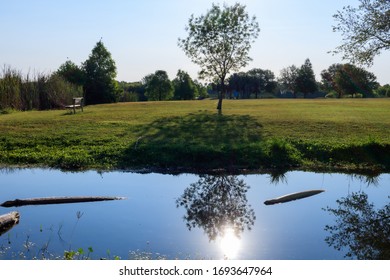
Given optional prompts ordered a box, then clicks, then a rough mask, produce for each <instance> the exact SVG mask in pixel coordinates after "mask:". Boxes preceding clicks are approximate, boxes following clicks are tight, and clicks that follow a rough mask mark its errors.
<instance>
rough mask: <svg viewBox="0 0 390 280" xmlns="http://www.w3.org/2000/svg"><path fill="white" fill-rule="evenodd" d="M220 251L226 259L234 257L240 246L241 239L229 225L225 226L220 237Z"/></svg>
mask: <svg viewBox="0 0 390 280" xmlns="http://www.w3.org/2000/svg"><path fill="white" fill-rule="evenodd" d="M220 247H221V251H222V253H223V254H224V257H225V258H227V259H235V258H236V257H237V256H238V252H239V251H240V248H241V240H240V238H239V237H238V236H237V235H236V233H235V232H234V229H233V228H231V227H226V228H225V230H224V234H223V236H222V237H221V239H220Z"/></svg>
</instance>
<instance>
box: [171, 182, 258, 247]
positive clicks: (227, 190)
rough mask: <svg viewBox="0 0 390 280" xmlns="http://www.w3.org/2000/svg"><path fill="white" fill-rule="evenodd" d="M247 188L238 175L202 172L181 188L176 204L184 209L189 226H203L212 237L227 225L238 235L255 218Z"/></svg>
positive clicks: (221, 233)
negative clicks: (180, 194) (182, 192)
mask: <svg viewBox="0 0 390 280" xmlns="http://www.w3.org/2000/svg"><path fill="white" fill-rule="evenodd" d="M248 189H249V186H248V185H246V184H245V182H244V181H243V180H240V179H238V177H237V176H233V175H230V176H225V175H218V176H215V175H214V176H212V175H204V176H201V177H200V178H199V180H198V181H197V182H196V183H193V184H191V185H190V187H188V188H187V189H186V190H185V191H184V194H183V195H182V196H181V197H180V198H178V199H177V200H176V205H177V207H179V206H184V208H185V209H186V214H185V216H184V219H185V220H186V224H187V227H188V229H189V230H191V229H192V228H195V227H200V228H203V229H204V230H205V232H206V234H207V235H208V237H209V239H210V240H214V239H215V238H216V237H217V236H223V235H224V229H225V228H226V227H229V228H232V229H233V230H234V233H235V234H236V236H239V234H240V232H242V231H244V230H245V228H247V229H249V230H250V229H251V226H253V224H254V221H255V219H256V216H255V213H254V210H253V209H252V208H251V206H250V205H248V200H247V198H246V193H247V191H248Z"/></svg>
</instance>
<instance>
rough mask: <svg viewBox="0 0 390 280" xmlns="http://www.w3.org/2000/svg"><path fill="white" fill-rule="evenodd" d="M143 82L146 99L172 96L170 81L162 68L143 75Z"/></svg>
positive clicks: (164, 98) (161, 98) (169, 97)
mask: <svg viewBox="0 0 390 280" xmlns="http://www.w3.org/2000/svg"><path fill="white" fill-rule="evenodd" d="M143 83H144V85H145V96H146V97H147V98H148V100H155V101H162V100H168V99H171V98H172V96H173V86H172V83H171V81H170V80H169V77H168V74H167V72H166V71H164V70H157V71H156V72H155V73H154V74H149V75H147V76H145V77H144V79H143Z"/></svg>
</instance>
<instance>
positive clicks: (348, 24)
mask: <svg viewBox="0 0 390 280" xmlns="http://www.w3.org/2000/svg"><path fill="white" fill-rule="evenodd" d="M359 2H360V5H359V6H358V7H357V8H355V7H351V6H346V7H344V8H343V10H342V11H338V12H337V14H335V15H334V18H335V20H336V21H337V25H336V26H334V27H333V30H334V31H336V32H340V33H341V35H342V37H343V41H342V44H341V45H340V46H338V47H337V48H336V50H335V53H342V54H343V59H347V60H349V61H350V62H351V63H357V64H364V65H371V64H372V63H373V59H374V57H375V56H376V55H378V54H380V53H381V51H383V50H388V49H390V1H389V0H359Z"/></svg>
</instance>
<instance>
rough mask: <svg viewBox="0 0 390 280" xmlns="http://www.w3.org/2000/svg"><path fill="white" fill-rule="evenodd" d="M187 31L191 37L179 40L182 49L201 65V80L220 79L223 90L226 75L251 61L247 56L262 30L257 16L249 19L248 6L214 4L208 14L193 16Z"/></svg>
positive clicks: (194, 61)
mask: <svg viewBox="0 0 390 280" xmlns="http://www.w3.org/2000/svg"><path fill="white" fill-rule="evenodd" d="M186 31H187V32H188V36H187V37H186V38H184V39H180V38H179V41H178V45H179V47H181V48H182V49H183V51H184V52H185V54H186V55H187V56H188V57H189V58H190V59H191V61H192V62H193V63H195V64H197V65H199V66H200V68H201V71H200V72H199V76H200V77H201V78H202V79H208V80H210V81H212V82H214V81H215V80H218V81H219V83H220V85H221V89H222V91H224V87H225V84H224V82H225V79H226V76H227V75H228V74H229V73H230V72H231V71H238V70H239V69H240V68H242V67H245V66H246V65H248V62H249V61H250V60H251V58H250V57H249V56H248V53H249V50H250V47H251V43H253V42H254V40H255V39H256V38H257V36H258V34H259V32H260V28H259V25H258V23H257V22H256V18H255V17H252V18H249V15H248V14H247V13H246V11H245V6H243V5H241V4H239V3H236V4H234V5H233V6H227V5H224V6H223V7H220V6H218V5H216V4H213V5H212V7H211V9H210V10H209V11H208V12H207V13H206V14H205V15H201V16H199V17H194V16H193V15H192V16H191V17H190V19H189V21H188V26H187V27H186ZM221 102H222V95H220V103H221ZM218 109H221V108H220V104H219V105H218Z"/></svg>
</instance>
